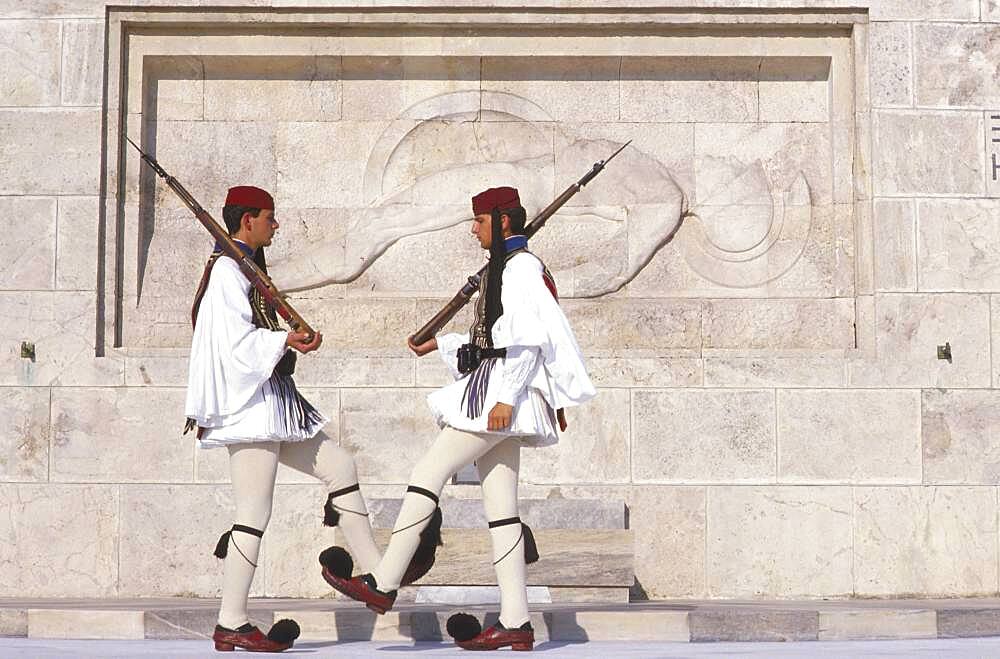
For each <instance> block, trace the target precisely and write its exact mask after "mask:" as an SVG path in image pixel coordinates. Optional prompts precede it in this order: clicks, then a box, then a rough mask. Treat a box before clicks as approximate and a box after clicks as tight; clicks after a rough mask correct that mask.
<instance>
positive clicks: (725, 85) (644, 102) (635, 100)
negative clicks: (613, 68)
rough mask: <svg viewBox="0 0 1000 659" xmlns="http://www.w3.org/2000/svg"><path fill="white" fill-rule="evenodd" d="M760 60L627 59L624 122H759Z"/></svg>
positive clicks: (623, 81) (624, 61)
mask: <svg viewBox="0 0 1000 659" xmlns="http://www.w3.org/2000/svg"><path fill="white" fill-rule="evenodd" d="M760 65H761V61H760V59H759V58H756V57H626V58H623V59H622V60H621V74H620V75H621V114H620V117H618V118H619V119H620V120H622V121H639V122H642V121H670V122H746V121H756V120H757V118H758V98H757V80H758V69H759V67H760Z"/></svg>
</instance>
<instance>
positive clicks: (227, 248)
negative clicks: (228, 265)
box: [125, 137, 316, 341]
mask: <svg viewBox="0 0 1000 659" xmlns="http://www.w3.org/2000/svg"><path fill="white" fill-rule="evenodd" d="M125 139H126V140H128V143H129V144H131V145H132V146H134V147H135V149H136V151H138V152H139V154H140V155H141V156H142V159H143V160H145V161H146V164H147V165H149V166H150V167H152V168H153V171H154V172H156V174H157V175H158V176H159V177H160V178H162V179H163V180H164V181H166V183H167V185H168V186H169V187H170V189H171V190H173V191H174V192H175V193H177V196H178V197H180V198H181V201H183V202H184V203H185V204H186V205H187V207H188V208H190V209H191V212H192V213H194V216H195V217H196V218H198V221H199V222H201V223H202V225H204V227H205V228H206V229H208V232H209V233H210V234H212V237H213V238H215V242H216V244H218V245H219V246H220V247H221V248H222V251H223V253H224V254H225V255H226V256H228V257H229V258H231V259H233V260H234V261H236V263H237V264H239V266H240V270H242V271H243V274H244V275H246V277H247V279H249V280H250V283H251V284H252V285H253V287H254V288H256V289H257V290H258V291H260V294H261V296H262V297H263V298H264V300H265V301H266V302H267V303H268V304H269V305H270V306H271V307H272V308H273V309H274V310H275V311H276V312H278V315H279V316H281V317H282V318H284V319H285V322H287V323H288V326H289V327H291V328H292V331H293V332H304V333H305V334H307V335H308V338H307V341H311V340H312V338H313V336H315V334H316V332H315V331H314V330H313V328H312V327H310V326H309V323H307V322H306V321H304V320H303V319H302V316H300V315H299V314H298V312H297V311H295V309H293V308H292V305H290V304H288V300H286V299H285V296H284V295H282V294H281V293H280V292H279V291H278V289H277V288H276V287H275V285H274V284H273V283H272V282H271V278H270V277H268V276H267V275H266V274H265V273H264V271H263V270H261V269H260V267H258V265H257V264H256V263H254V262H253V258H251V257H249V256H247V255H246V254H245V253H244V252H243V250H241V249H240V248H239V246H238V245H237V244H236V242H235V241H234V240H233V239H232V238H230V237H229V232H228V231H226V230H225V229H223V228H222V227H221V226H219V223H218V222H216V221H215V219H214V218H213V217H212V216H211V215H209V214H208V211H206V210H205V209H204V208H202V207H201V204H199V203H198V202H197V201H196V200H195V198H194V197H193V196H191V193H190V192H188V191H187V190H186V189H185V188H184V186H183V185H181V184H180V182H179V181H178V180H177V179H175V178H174V177H173V176H171V175H170V174H167V172H165V171H164V170H163V168H162V167H160V164H159V163H158V162H156V159H155V158H153V157H152V156H151V155H149V154H148V153H145V152H143V150H142V149H140V148H139V146H138V145H137V144H136V143H135V142H133V141H132V140H130V139H129V138H128V137H126V138H125Z"/></svg>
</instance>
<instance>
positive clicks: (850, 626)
mask: <svg viewBox="0 0 1000 659" xmlns="http://www.w3.org/2000/svg"><path fill="white" fill-rule="evenodd" d="M937 635H938V621H937V612H936V611H933V610H919V609H912V610H911V609H857V610H849V611H820V612H819V639H818V640H820V641H870V640H880V639H881V640H894V639H916V638H937Z"/></svg>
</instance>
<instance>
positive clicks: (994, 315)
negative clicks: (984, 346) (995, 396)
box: [990, 295, 1000, 387]
mask: <svg viewBox="0 0 1000 659" xmlns="http://www.w3.org/2000/svg"><path fill="white" fill-rule="evenodd" d="M990 332H991V336H990V355H991V358H992V361H993V364H992V366H991V368H990V373H991V374H992V381H993V386H994V387H997V386H1000V297H997V296H996V295H991V296H990Z"/></svg>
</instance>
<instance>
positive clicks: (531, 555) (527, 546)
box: [521, 523, 538, 565]
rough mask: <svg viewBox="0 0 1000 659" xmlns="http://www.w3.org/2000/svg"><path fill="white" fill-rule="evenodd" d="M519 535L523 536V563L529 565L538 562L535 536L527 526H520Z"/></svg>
mask: <svg viewBox="0 0 1000 659" xmlns="http://www.w3.org/2000/svg"><path fill="white" fill-rule="evenodd" d="M521 535H523V536H524V563H525V565H531V564H532V563H535V562H537V561H538V545H536V544H535V534H534V533H532V532H531V529H530V528H529V527H528V525H527V524H524V523H522V524H521Z"/></svg>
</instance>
